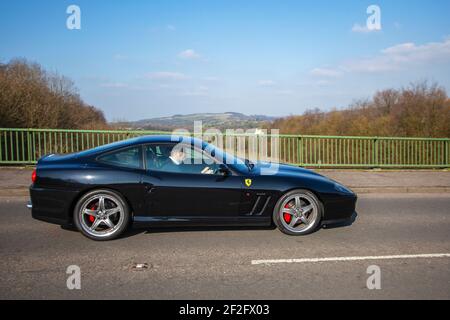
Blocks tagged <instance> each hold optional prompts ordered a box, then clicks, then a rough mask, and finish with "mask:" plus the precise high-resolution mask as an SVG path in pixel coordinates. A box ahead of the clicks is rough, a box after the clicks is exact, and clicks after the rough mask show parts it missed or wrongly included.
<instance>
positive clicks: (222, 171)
mask: <svg viewBox="0 0 450 320" xmlns="http://www.w3.org/2000/svg"><path fill="white" fill-rule="evenodd" d="M217 172H218V173H219V174H221V175H223V176H228V175H229V174H231V171H230V169H228V167H227V166H226V165H225V164H223V163H221V164H219V167H218V168H217Z"/></svg>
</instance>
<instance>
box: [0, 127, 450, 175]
mask: <svg viewBox="0 0 450 320" xmlns="http://www.w3.org/2000/svg"><path fill="white" fill-rule="evenodd" d="M155 134H168V133H167V132H158V131H125V130H64V129H10V128H0V165H8V164H11V165H12V164H15V165H32V164H35V163H36V162H37V160H38V159H39V158H40V157H42V156H43V155H46V154H49V153H72V152H78V151H81V150H85V149H90V148H94V147H97V146H100V145H103V144H107V143H111V142H115V141H120V140H125V139H129V138H133V137H136V136H142V135H155ZM251 136H252V135H248V134H247V135H239V134H235V135H233V139H241V140H242V139H244V140H246V141H248V139H250V137H251ZM255 137H256V139H259V137H258V136H252V139H255ZM268 141H269V144H270V143H272V142H271V139H270V136H269V139H268ZM224 145H225V143H224ZM233 145H235V144H233ZM278 147H279V148H278V150H279V151H278V158H279V161H280V162H283V163H290V164H294V165H298V166H305V167H313V168H336V167H340V168H448V167H450V139H449V138H441V139H438V138H402V137H345V136H310V135H280V136H279V139H278ZM269 149H270V148H269ZM269 153H270V151H269Z"/></svg>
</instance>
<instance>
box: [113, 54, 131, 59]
mask: <svg viewBox="0 0 450 320" xmlns="http://www.w3.org/2000/svg"><path fill="white" fill-rule="evenodd" d="M113 58H114V60H126V59H128V57H127V56H125V55H123V54H120V53H117V54H115V55H114V57H113Z"/></svg>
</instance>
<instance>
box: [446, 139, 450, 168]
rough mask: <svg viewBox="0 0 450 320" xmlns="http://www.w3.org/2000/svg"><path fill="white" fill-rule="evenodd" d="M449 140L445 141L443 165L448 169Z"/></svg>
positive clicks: (449, 162) (449, 156) (449, 166)
mask: <svg viewBox="0 0 450 320" xmlns="http://www.w3.org/2000/svg"><path fill="white" fill-rule="evenodd" d="M449 153H450V139H447V140H445V165H446V166H447V167H448V168H450V154H449Z"/></svg>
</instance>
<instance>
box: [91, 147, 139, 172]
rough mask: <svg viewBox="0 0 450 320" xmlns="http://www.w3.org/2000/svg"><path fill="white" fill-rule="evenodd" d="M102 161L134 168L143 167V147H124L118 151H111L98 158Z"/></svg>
mask: <svg viewBox="0 0 450 320" xmlns="http://www.w3.org/2000/svg"><path fill="white" fill-rule="evenodd" d="M98 160H99V161H101V162H106V163H108V164H111V165H114V166H119V167H127V168H132V169H141V168H142V154H141V147H140V146H138V147H133V148H128V149H122V150H119V151H116V152H111V153H108V154H106V155H103V156H100V157H99V158H98Z"/></svg>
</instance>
